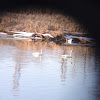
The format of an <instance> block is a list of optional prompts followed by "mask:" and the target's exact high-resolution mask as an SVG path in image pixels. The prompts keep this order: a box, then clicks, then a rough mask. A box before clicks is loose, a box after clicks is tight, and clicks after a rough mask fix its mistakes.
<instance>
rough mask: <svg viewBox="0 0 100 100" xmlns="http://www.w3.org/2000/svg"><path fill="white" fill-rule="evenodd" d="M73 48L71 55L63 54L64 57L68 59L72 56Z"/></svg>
mask: <svg viewBox="0 0 100 100" xmlns="http://www.w3.org/2000/svg"><path fill="white" fill-rule="evenodd" d="M72 52H73V51H72V50H71V51H70V55H67V54H65V55H62V58H63V59H67V58H72Z"/></svg>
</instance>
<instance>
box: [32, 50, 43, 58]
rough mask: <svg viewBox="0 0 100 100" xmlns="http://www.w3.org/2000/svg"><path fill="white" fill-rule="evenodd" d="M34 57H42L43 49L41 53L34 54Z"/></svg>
mask: <svg viewBox="0 0 100 100" xmlns="http://www.w3.org/2000/svg"><path fill="white" fill-rule="evenodd" d="M32 55H33V56H34V57H39V56H42V49H41V52H35V53H32Z"/></svg>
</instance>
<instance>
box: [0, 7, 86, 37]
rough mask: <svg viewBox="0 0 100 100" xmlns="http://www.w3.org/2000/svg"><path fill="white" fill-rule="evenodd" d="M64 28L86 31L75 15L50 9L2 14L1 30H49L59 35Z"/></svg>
mask: <svg viewBox="0 0 100 100" xmlns="http://www.w3.org/2000/svg"><path fill="white" fill-rule="evenodd" d="M63 30H66V31H70V32H85V31H86V30H85V29H84V28H83V27H82V25H80V24H79V23H78V22H77V21H75V20H74V18H73V17H71V16H69V15H68V16H65V15H64V14H62V13H59V12H53V11H51V10H48V9H46V10H41V9H38V10H36V9H33V10H32V9H31V10H29V9H28V10H26V11H23V10H22V11H19V12H17V11H13V12H3V13H2V14H1V15H0V31H25V32H35V33H38V32H39V33H45V32H47V33H49V34H51V35H53V36H54V37H57V36H60V35H61V34H63V32H62V31H63Z"/></svg>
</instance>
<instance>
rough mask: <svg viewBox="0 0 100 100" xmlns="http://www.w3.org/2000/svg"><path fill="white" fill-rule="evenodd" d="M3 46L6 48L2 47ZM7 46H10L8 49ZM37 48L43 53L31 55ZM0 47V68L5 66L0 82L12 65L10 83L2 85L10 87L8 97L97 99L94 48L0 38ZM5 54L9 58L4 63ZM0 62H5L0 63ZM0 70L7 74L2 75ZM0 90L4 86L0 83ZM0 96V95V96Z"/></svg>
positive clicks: (99, 71)
mask: <svg viewBox="0 0 100 100" xmlns="http://www.w3.org/2000/svg"><path fill="white" fill-rule="evenodd" d="M3 46H5V47H6V50H5V49H2V48H3ZM9 46H10V47H12V48H11V49H10V50H9ZM41 48H42V49H43V55H42V56H39V57H34V56H33V55H32V53H34V52H39V51H40V50H41ZM0 49H1V51H2V53H1V54H0V71H1V68H2V66H5V67H3V70H2V71H3V72H2V73H0V76H2V77H0V79H2V80H3V82H8V81H7V80H5V78H6V79H7V78H8V79H10V78H11V77H9V75H8V74H9V72H10V71H9V70H8V68H9V66H12V67H10V70H11V72H12V80H13V81H9V83H12V84H10V86H9V85H6V89H8V88H7V87H11V88H12V89H13V92H14V96H15V97H13V95H11V93H10V92H8V94H10V95H9V96H10V97H11V98H12V99H8V100H13V99H15V100H17V97H19V100H21V99H24V100H27V99H28V98H29V97H30V99H29V100H32V99H35V100H40V99H41V98H43V100H51V99H52V100H67V99H68V100H75V99H77V100H99V99H100V78H99V76H100V68H99V66H100V59H99V55H98V53H97V51H96V50H97V49H96V48H95V47H85V46H59V45H57V44H55V43H53V42H51V43H46V42H42V43H40V42H35V43H34V42H31V41H24V40H23V41H18V40H3V39H0ZM71 51H73V52H72V54H71V57H70V58H65V59H64V58H62V55H66V54H68V55H69V54H70V52H71ZM5 52H6V55H5ZM3 55H4V56H3ZM7 55H8V56H7ZM9 56H10V58H11V59H10V58H9V59H10V60H9V62H8V57H9ZM1 58H2V59H1ZM1 62H5V63H4V64H3V65H2V63H1ZM6 63H7V64H6ZM9 64H11V65H9ZM4 68H5V69H4ZM6 71H8V72H6ZM3 73H6V74H7V75H8V76H6V77H4V74H3ZM4 80H5V81H4ZM2 87H3V88H2ZM0 89H1V90H3V89H5V88H4V86H3V84H2V83H0ZM81 90H82V91H81ZM8 91H9V89H8ZM79 94H80V96H79ZM71 95H73V96H71ZM3 96H5V95H1V94H0V97H3ZM16 96H17V97H16ZM4 99H6V97H4Z"/></svg>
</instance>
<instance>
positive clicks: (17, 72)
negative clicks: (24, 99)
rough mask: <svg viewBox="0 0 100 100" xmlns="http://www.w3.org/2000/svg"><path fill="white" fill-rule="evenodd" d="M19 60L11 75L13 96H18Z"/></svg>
mask: <svg viewBox="0 0 100 100" xmlns="http://www.w3.org/2000/svg"><path fill="white" fill-rule="evenodd" d="M20 70H21V65H20V60H18V61H17V64H16V65H15V72H14V74H13V90H14V91H15V95H18V91H19V89H18V88H19V79H20Z"/></svg>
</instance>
